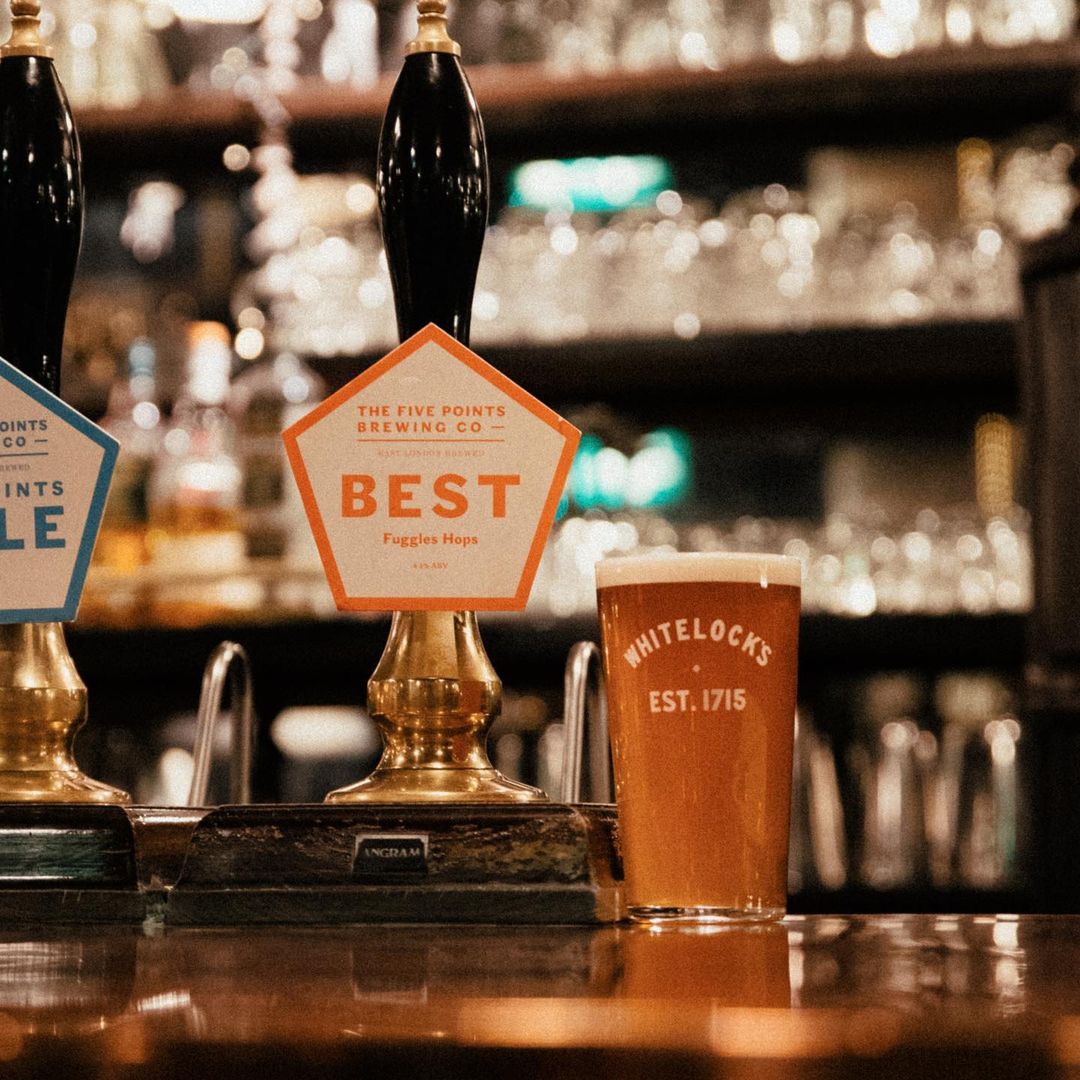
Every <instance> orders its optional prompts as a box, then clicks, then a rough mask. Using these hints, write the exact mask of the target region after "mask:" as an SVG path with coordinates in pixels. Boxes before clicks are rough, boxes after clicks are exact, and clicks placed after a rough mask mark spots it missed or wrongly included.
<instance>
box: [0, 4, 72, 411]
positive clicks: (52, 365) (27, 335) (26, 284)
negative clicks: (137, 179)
mask: <svg viewBox="0 0 1080 1080" xmlns="http://www.w3.org/2000/svg"><path fill="white" fill-rule="evenodd" d="M40 10H41V4H40V2H39V0H11V13H12V33H11V38H10V39H9V40H8V42H7V43H6V44H5V45H3V46H2V47H0V356H2V357H3V358H4V359H5V360H7V361H9V362H10V363H12V364H14V365H15V367H17V368H18V369H19V370H20V371H22V372H24V373H25V374H26V375H29V376H30V378H32V379H34V380H35V381H37V382H38V383H40V384H41V385H42V386H44V387H45V388H46V389H48V390H51V391H52V392H53V393H58V392H59V390H60V363H61V348H62V344H63V337H64V322H65V320H66V318H67V308H68V300H69V298H70V296H71V283H72V281H73V279H74V277H75V264H76V262H77V261H78V258H79V247H80V244H81V242H82V226H83V186H82V161H81V155H80V152H79V138H78V135H77V134H76V131H75V123H74V120H73V119H72V115H71V107H70V106H69V105H68V101H67V96H66V95H65V94H64V88H63V87H62V86H61V85H60V80H59V79H58V78H57V75H56V69H55V67H54V66H53V62H52V59H51V55H50V50H49V49H48V48H47V47H46V46H45V45H44V44H43V43H42V41H41V35H40V27H39V16H40Z"/></svg>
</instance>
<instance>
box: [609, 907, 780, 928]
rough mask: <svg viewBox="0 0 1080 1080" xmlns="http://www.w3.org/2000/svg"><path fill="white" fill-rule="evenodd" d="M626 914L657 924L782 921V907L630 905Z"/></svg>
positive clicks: (635, 919)
mask: <svg viewBox="0 0 1080 1080" xmlns="http://www.w3.org/2000/svg"><path fill="white" fill-rule="evenodd" d="M627 914H628V915H629V916H630V918H631V919H633V920H634V922H650V923H657V924H661V923H662V924H665V925H667V924H679V925H686V924H693V923H697V924H701V923H729V924H730V923H747V922H769V921H770V920H772V919H782V918H783V917H784V915H785V914H787V912H786V910H785V909H784V908H782V907H754V908H725V907H646V906H638V905H631V906H630V907H628V908H627Z"/></svg>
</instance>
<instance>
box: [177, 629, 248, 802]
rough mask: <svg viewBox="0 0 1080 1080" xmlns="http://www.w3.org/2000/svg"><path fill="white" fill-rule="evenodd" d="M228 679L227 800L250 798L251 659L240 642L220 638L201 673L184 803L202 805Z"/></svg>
mask: <svg viewBox="0 0 1080 1080" xmlns="http://www.w3.org/2000/svg"><path fill="white" fill-rule="evenodd" d="M226 679H228V682H229V700H230V702H231V705H232V709H231V711H230V717H231V723H232V739H231V758H232V760H231V763H230V766H229V800H230V801H231V802H233V803H246V802H250V801H251V763H252V758H253V756H254V752H255V710H254V708H253V705H252V689H251V662H250V660H248V654H247V653H246V652H245V651H244V648H243V646H242V645H237V644H236V642H234V641H223V642H222V643H221V644H220V645H219V646H218V647H217V648H216V649H215V650H214V651H213V652H212V653H211V654H210V659H209V660H208V661H207V663H206V670H205V672H204V673H203V681H202V693H201V694H200V696H199V715H198V719H197V721H196V724H195V750H194V756H195V770H194V772H193V773H192V776H191V790H190V792H188V806H205V805H206V793H207V789H208V788H209V785H210V764H211V760H212V758H213V747H214V731H215V730H216V728H217V723H218V719H219V718H220V717H221V702H222V697H223V696H224V693H225V682H226Z"/></svg>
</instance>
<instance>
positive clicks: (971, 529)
mask: <svg viewBox="0 0 1080 1080" xmlns="http://www.w3.org/2000/svg"><path fill="white" fill-rule="evenodd" d="M1028 529H1029V526H1028V520H1027V515H1026V514H1025V513H1024V512H1023V511H1021V510H1019V509H1017V508H1013V510H1012V512H1011V514H1010V516H1009V517H1008V518H1005V517H993V518H990V519H989V520H986V521H983V522H981V523H980V522H978V521H977V520H976V518H975V517H974V516H971V512H970V511H968V510H967V509H965V508H957V509H955V510H946V511H943V512H941V513H938V512H936V511H933V510H929V509H927V510H924V511H921V512H920V513H919V514H918V515H917V516H916V518H915V520H914V521H912V522H907V523H901V524H899V525H898V526H897V525H893V526H890V525H889V523H888V522H887V521H884V520H876V521H874V522H873V524H864V523H860V522H858V521H854V520H851V519H849V518H847V517H845V516H843V515H839V514H834V515H831V516H830V517H829V518H828V519H827V520H826V521H825V522H824V523H813V522H798V521H776V520H772V519H767V518H751V517H745V518H740V519H738V520H737V521H736V522H734V523H732V524H729V525H726V526H723V525H720V524H717V523H710V522H697V523H688V524H682V525H680V526H679V527H676V526H675V525H673V524H672V523H671V522H670V521H668V520H667V519H666V518H664V517H663V516H662V515H661V514H658V513H655V512H648V511H638V512H634V511H628V510H623V511H619V512H615V513H610V514H609V513H604V512H602V511H599V510H595V509H594V510H590V511H588V512H587V513H585V514H583V515H580V516H578V515H572V516H570V517H567V518H565V519H564V520H563V521H561V522H560V523H559V524H558V525H557V526H556V527H555V530H554V532H553V534H552V539H551V542H550V543H549V545H548V548H547V551H546V552H545V555H544V558H543V560H542V561H541V564H540V571H539V573H538V575H537V579H536V584H535V586H534V588H533V592H532V596H531V598H530V601H529V608H530V610H532V611H534V612H536V613H537V614H541V613H546V614H551V615H557V616H570V615H578V614H588V613H591V611H592V609H593V597H592V596H591V593H590V585H591V575H592V568H593V566H594V565H595V563H596V562H597V561H598V560H599V559H601V558H605V557H607V556H611V555H624V554H625V555H629V554H633V555H648V554H662V553H665V552H674V551H759V552H763V553H767V552H775V553H783V554H786V555H793V556H795V557H796V558H798V559H799V560H800V561H801V562H802V564H803V610H804V611H806V612H824V613H828V614H833V615H845V616H851V617H855V618H858V617H865V616H867V615H873V614H875V613H878V614H896V615H900V614H937V615H943V614H948V613H950V612H964V613H967V614H975V615H982V614H990V613H993V612H1022V611H1026V610H1028V609H1029V607H1030V605H1031V551H1030V538H1029V533H1028Z"/></svg>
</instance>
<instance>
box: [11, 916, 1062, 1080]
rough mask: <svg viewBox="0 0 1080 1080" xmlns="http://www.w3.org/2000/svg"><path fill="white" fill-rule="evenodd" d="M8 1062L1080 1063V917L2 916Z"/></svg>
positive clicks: (158, 1070)
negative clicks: (36, 924)
mask: <svg viewBox="0 0 1080 1080" xmlns="http://www.w3.org/2000/svg"><path fill="white" fill-rule="evenodd" d="M0 1076H2V1077H5V1078H6V1077H9V1076H10V1077H23V1076H35V1077H36V1076H43V1077H44V1076H50V1077H68V1076H70V1077H109V1078H114V1077H115V1078H119V1077H123V1078H141V1077H174V1076H175V1077H181V1076H189V1077H191V1076H194V1077H202V1076H223V1077H248V1076H252V1077H254V1076H258V1077H260V1078H261V1080H265V1078H266V1077H269V1076H274V1077H276V1076H285V1077H293V1076H304V1077H306V1076H312V1077H314V1076H348V1077H353V1078H368V1077H377V1076H403V1077H425V1078H427V1077H434V1078H440V1080H441V1078H446V1077H462V1078H464V1077H469V1078H472V1077H477V1078H481V1080H490V1078H495V1077H513V1078H514V1080H526V1078H529V1077H559V1078H564V1077H565V1078H570V1077H585V1078H589V1080H592V1078H594V1077H608V1076H610V1077H617V1078H622V1077H630V1078H637V1077H642V1078H645V1077H648V1078H656V1080H662V1078H665V1077H678V1078H679V1080H691V1078H696V1077H727V1076H732V1077H755V1078H756V1077H774V1076H775V1077H787V1076H796V1077H804V1076H805V1077H819V1076H820V1077H834V1076H835V1077H840V1076H845V1077H846V1076H856V1077H862V1076H873V1077H881V1076H904V1077H907V1076H911V1077H916V1076H918V1077H923V1076H927V1077H935V1078H936V1077H948V1078H953V1077H968V1076H970V1077H978V1078H979V1080H986V1078H989V1077H998V1076H1001V1077H1025V1078H1026V1077H1041V1076H1080V917H1072V916H1014V915H999V916H952V915H949V916H944V915H942V916H932V915H918V916H905V915H897V916H858V917H850V916H845V917H841V916H808V917H791V918H788V919H787V920H785V921H784V922H782V923H779V924H773V925H766V926H759V927H748V928H722V929H705V930H696V931H694V930H663V931H657V930H652V929H650V928H648V927H643V926H615V927H602V928H594V927H589V928H586V927H570V926H548V927H496V926H469V925H464V926H463V925H457V926H430V925H428V926H373V925H369V926H362V927H335V928H304V929H298V928H285V927H260V928H247V929H212V930H206V929H173V930H166V931H161V930H155V931H153V932H150V931H141V930H137V929H130V928H119V927H113V928H95V929H86V928H80V929H77V930H75V929H71V930H65V929H62V928H49V929H48V930H47V931H44V930H32V929H30V930H28V929H22V930H18V929H12V928H5V929H4V930H3V931H0Z"/></svg>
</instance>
